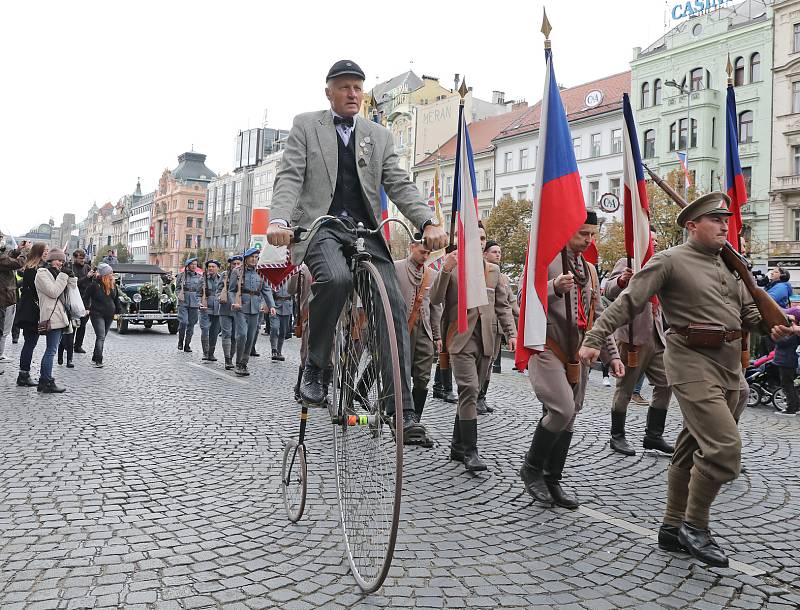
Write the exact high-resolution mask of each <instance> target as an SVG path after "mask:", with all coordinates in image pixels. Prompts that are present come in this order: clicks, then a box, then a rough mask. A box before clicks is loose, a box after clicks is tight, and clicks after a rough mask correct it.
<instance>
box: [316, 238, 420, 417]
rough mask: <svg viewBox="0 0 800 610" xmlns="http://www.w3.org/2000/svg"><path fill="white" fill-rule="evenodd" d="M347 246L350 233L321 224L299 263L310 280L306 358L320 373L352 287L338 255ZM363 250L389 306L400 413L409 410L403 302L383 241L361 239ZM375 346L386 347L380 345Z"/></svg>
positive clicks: (386, 373) (343, 259) (387, 377)
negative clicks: (400, 384)
mask: <svg viewBox="0 0 800 610" xmlns="http://www.w3.org/2000/svg"><path fill="white" fill-rule="evenodd" d="M352 242H353V235H352V234H351V233H349V232H348V231H346V230H345V229H343V228H342V227H341V226H340V225H339V224H338V223H333V224H330V225H325V226H323V227H322V228H320V229H319V231H317V234H316V235H315V236H314V238H313V240H312V241H311V243H310V244H309V247H308V251H307V253H306V257H305V263H306V265H307V266H308V268H309V270H310V271H311V275H312V277H313V278H314V283H313V284H312V285H311V298H310V299H309V305H308V306H309V333H308V360H309V361H310V362H311V363H312V364H314V365H316V366H318V367H320V368H323V369H324V368H327V367H328V366H330V363H331V350H332V348H333V334H334V330H335V328H336V322H337V320H338V319H339V315H340V314H341V312H342V308H343V307H344V304H345V302H346V300H347V297H348V295H349V294H350V293H351V292H352V289H353V276H352V274H351V273H350V269H349V267H348V264H347V258H346V257H345V253H344V249H345V247H347V246H349V245H350V244H351V243H352ZM365 247H366V250H367V252H369V253H370V255H371V256H372V263H373V264H374V265H375V267H377V269H378V273H379V274H380V276H381V277H382V278H383V282H384V284H385V285H386V292H387V294H388V297H389V304H390V306H391V308H392V314H393V317H394V332H395V336H396V337H397V351H398V355H399V360H400V371H401V375H400V377H401V380H402V381H401V383H402V386H403V387H402V396H403V410H404V411H405V410H413V406H412V402H411V366H410V357H409V336H408V321H407V320H408V314H407V312H406V304H405V299H403V297H402V295H401V294H400V289H399V287H398V285H397V276H396V275H395V269H394V262H393V261H392V259H391V257H390V256H389V252H388V250H387V249H386V246H385V244H384V243H383V238H381V237H378V236H376V235H373V236H371V237H368V238H367V239H365ZM381 343H383V344H386V343H384V342H383V341H381ZM383 378H384V379H385V380H391V379H392V375H391V373H390V372H389V371H383Z"/></svg>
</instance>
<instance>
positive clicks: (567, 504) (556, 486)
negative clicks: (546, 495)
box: [544, 430, 578, 510]
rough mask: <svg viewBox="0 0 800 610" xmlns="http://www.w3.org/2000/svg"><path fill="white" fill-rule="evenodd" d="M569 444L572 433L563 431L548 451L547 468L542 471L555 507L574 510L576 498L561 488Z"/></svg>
mask: <svg viewBox="0 0 800 610" xmlns="http://www.w3.org/2000/svg"><path fill="white" fill-rule="evenodd" d="M571 442H572V432H568V431H566V430H565V431H564V432H562V433H561V434H559V435H558V438H557V439H556V442H555V443H553V447H552V449H550V458H549V459H548V460H547V462H546V463H547V466H546V467H545V469H544V480H545V482H546V483H547V489H548V490H550V495H551V496H552V497H553V502H555V504H556V506H561V507H563V508H569V509H570V510H575V509H576V508H578V500H577V498H575V497H574V496H570V495H568V494H567V493H565V492H564V490H563V489H562V488H561V475H562V473H563V472H564V464H565V463H566V461H567V454H568V453H569V445H570V443H571Z"/></svg>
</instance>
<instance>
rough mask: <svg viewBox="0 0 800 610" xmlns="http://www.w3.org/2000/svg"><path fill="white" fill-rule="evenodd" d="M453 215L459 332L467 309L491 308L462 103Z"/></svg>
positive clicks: (473, 173) (459, 120) (474, 181)
mask: <svg viewBox="0 0 800 610" xmlns="http://www.w3.org/2000/svg"><path fill="white" fill-rule="evenodd" d="M453 182H454V184H453V214H454V216H455V218H456V219H457V229H456V230H457V239H458V241H457V246H458V267H457V268H458V332H459V333H464V332H466V331H467V310H469V309H472V308H473V307H480V306H481V305H488V304H489V298H488V297H487V295H486V277H485V276H484V273H483V250H482V248H481V239H480V233H479V230H478V188H477V181H476V180H475V163H474V159H473V156H472V144H471V143H470V140H469V130H468V129H467V122H466V120H465V119H464V106H463V104H462V105H460V106H459V108H458V140H457V141H456V159H455V180H453Z"/></svg>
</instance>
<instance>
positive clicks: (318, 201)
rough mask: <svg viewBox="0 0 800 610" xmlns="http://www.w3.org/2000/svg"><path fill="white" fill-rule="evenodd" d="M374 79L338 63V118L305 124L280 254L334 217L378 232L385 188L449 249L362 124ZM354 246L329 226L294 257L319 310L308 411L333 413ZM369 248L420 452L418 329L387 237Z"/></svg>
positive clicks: (282, 192)
mask: <svg viewBox="0 0 800 610" xmlns="http://www.w3.org/2000/svg"><path fill="white" fill-rule="evenodd" d="M364 79H365V76H364V73H363V71H362V70H361V68H359V67H358V65H356V64H355V63H354V62H352V61H348V60H342V61H338V62H336V63H335V64H334V65H333V66H332V67H331V69H330V70H329V72H328V75H327V77H326V79H325V80H326V87H325V95H326V97H327V98H328V101H329V102H330V108H328V109H326V110H322V111H318V112H311V113H306V114H301V115H299V116H297V117H295V120H294V124H293V125H292V129H291V131H290V132H289V137H288V140H287V142H286V146H285V148H284V152H283V158H282V160H281V166H280V169H279V170H278V173H277V176H276V178H275V187H274V190H273V199H272V209H271V221H270V225H269V228H268V230H267V239H268V240H269V242H270V243H271V244H272V245H274V246H289V245H290V244H291V242H292V240H293V238H294V233H293V231H292V230H291V229H288V228H287V226H288V225H289V224H290V223H291V224H293V225H299V226H304V227H308V226H310V225H311V223H312V222H313V221H314V220H316V219H317V218H318V217H320V216H322V215H325V214H331V215H333V216H338V217H340V218H342V219H343V220H345V221H346V222H349V223H351V224H353V225H355V223H357V222H362V223H363V224H364V226H366V227H369V228H375V227H377V225H378V219H380V218H381V208H380V188H381V186H383V187H384V189H385V191H386V194H387V195H388V196H389V199H391V200H392V202H393V203H394V205H395V206H397V208H398V209H399V210H400V212H401V213H402V214H403V215H404V216H405V217H406V218H407V219H408V220H409V221H410V222H411V223H412V224H414V225H415V226H416V227H419V229H420V230H421V231H422V233H423V236H424V238H425V239H426V241H427V245H428V247H429V248H432V249H438V248H442V247H444V246H445V245H446V242H447V235H446V233H445V232H444V230H443V229H442V228H441V227H440V226H439V222H438V220H437V219H436V217H435V215H434V214H433V213H432V211H431V209H430V208H429V207H428V205H427V204H426V202H425V200H424V199H423V197H422V195H420V193H419V190H418V189H417V187H416V186H415V185H414V183H413V182H412V181H411V180H410V179H409V176H408V174H407V172H406V171H404V170H403V169H401V168H400V167H399V164H398V159H397V154H396V153H395V151H394V146H393V142H392V135H391V133H390V132H389V130H387V129H386V128H385V127H383V126H382V125H379V124H378V123H374V122H372V121H369V120H366V119H364V118H363V117H361V116H359V112H360V111H361V105H362V101H363V97H364V94H363V85H364ZM352 240H353V235H352V232H351V231H348V230H346V229H345V228H344V227H342V226H341V225H340V224H339V223H335V222H331V223H327V224H323V225H322V226H321V227H320V229H319V230H318V231H317V232H316V235H314V236H313V237H312V238H311V239H310V240H309V241H303V242H301V243H298V244H294V245H293V246H292V248H291V253H292V261H293V262H294V263H295V264H299V263H300V262H302V261H303V260H304V259H305V262H306V264H307V265H308V267H309V269H310V270H311V274H312V275H313V277H314V280H315V281H314V284H313V286H312V293H313V297H312V299H311V301H310V304H309V307H310V319H309V322H310V328H309V331H310V332H309V354H308V359H307V361H306V363H305V369H304V372H303V380H302V383H301V387H300V392H301V394H302V395H303V399H304V401H305V402H306V403H307V404H309V405H311V406H322V405H324V404H325V399H326V397H325V394H324V390H323V371H325V370H326V369H328V368H329V367H330V366H331V352H332V345H333V333H334V329H335V327H336V322H337V320H338V319H339V315H340V313H341V310H342V308H343V307H344V304H345V301H346V299H347V297H348V294H349V293H350V292H351V289H352V274H351V272H350V269H349V267H348V263H347V255H346V253H345V251H344V249H345V247H347V246H349V244H350V243H351V242H352ZM364 246H365V249H366V251H367V252H369V254H370V256H371V261H372V264H373V265H375V266H376V267H377V269H378V272H379V273H380V274H381V276H382V278H383V281H384V283H385V285H386V291H387V293H388V297H389V303H390V304H391V309H392V312H393V316H394V326H395V329H394V330H395V334H396V336H397V338H398V341H399V345H398V352H399V360H400V367H401V370H402V375H401V386H402V387H401V388H396V389H395V390H396V391H399V392H401V395H402V398H403V424H402V425H403V430H404V442H409V443H412V442H415V440H416V439H418V438H419V437H420V435H424V434H425V431H424V427H423V426H422V425H421V424H419V423H418V422H417V421H416V418H415V415H414V407H413V404H412V401H411V389H410V385H411V368H410V360H409V339H408V332H407V325H408V321H407V319H406V312H405V311H404V307H403V299H402V296H401V295H400V291H399V289H398V286H397V279H396V277H395V273H394V263H393V261H392V259H391V256H390V254H389V250H388V247H387V245H386V242H385V241H384V239H383V236H381V235H371V236H369V237H366V238H364ZM388 377H389V376H388V375H387V378H388ZM391 414H392V413H390V415H391ZM395 415H396V416H397V415H399V414H395ZM396 419H399V417H396Z"/></svg>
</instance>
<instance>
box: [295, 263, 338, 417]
mask: <svg viewBox="0 0 800 610" xmlns="http://www.w3.org/2000/svg"><path fill="white" fill-rule="evenodd" d="M312 282H313V278H312V277H311V271H309V269H308V266H307V265H306V264H305V263H303V264H302V265H300V268H299V269H298V271H297V273H295V274H294V275H292V276H291V277H290V278H289V286H288V289H289V293H291V294H292V295H294V298H295V300H296V301H297V312H296V316H295V320H294V336H295V337H298V338H299V339H300V367H299V369H298V371H297V383H296V384H295V386H294V399H295V400H296V401H297V402H301V401H302V397H301V396H300V383H301V381H302V379H303V369H304V368H305V366H304V363H305V361H306V358H307V357H308V301H309V299H310V297H311V283H312ZM327 370H330V369H327ZM324 382H325V380H323V385H324ZM324 390H325V394H326V395H327V393H328V392H327V388H324Z"/></svg>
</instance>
